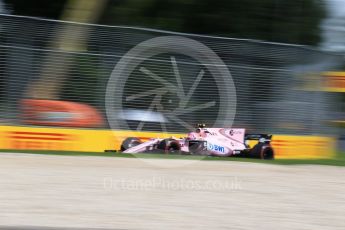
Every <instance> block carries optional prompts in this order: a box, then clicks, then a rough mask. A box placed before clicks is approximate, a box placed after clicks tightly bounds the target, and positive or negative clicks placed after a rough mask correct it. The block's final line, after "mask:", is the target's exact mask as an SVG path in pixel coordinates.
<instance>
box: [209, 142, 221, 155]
mask: <svg viewBox="0 0 345 230" xmlns="http://www.w3.org/2000/svg"><path fill="white" fill-rule="evenodd" d="M207 149H208V150H214V151H218V152H221V153H224V152H225V149H224V147H223V146H220V145H215V144H211V143H208V144H207Z"/></svg>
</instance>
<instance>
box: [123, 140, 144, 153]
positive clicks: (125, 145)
mask: <svg viewBox="0 0 345 230" xmlns="http://www.w3.org/2000/svg"><path fill="white" fill-rule="evenodd" d="M141 143H142V142H141V140H140V139H139V138H137V137H128V138H126V139H125V140H124V141H123V142H122V144H121V151H125V150H127V149H130V148H133V147H134V146H137V145H140V144H141Z"/></svg>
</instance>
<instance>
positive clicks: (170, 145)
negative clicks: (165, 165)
mask: <svg viewBox="0 0 345 230" xmlns="http://www.w3.org/2000/svg"><path fill="white" fill-rule="evenodd" d="M157 149H159V150H163V151H164V152H165V153H181V146H180V143H179V142H178V141H177V140H174V139H172V138H168V139H164V140H162V141H161V142H159V144H158V146H157Z"/></svg>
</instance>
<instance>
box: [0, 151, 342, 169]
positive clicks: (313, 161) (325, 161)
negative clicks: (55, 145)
mask: <svg viewBox="0 0 345 230" xmlns="http://www.w3.org/2000/svg"><path fill="white" fill-rule="evenodd" d="M0 152H9V153H11V152H13V153H17V152H20V153H29V154H46V155H63V156H101V157H122V158H146V159H190V160H206V161H240V162H253V163H264V164H278V165H333V166H345V153H344V152H339V153H337V154H336V156H335V157H334V158H330V159H304V160H301V159H276V160H259V159H248V158H235V157H201V156H185V155H166V154H147V153H142V154H135V155H134V154H124V153H118V152H104V153H99V152H71V151H41V150H37V151H36V150H35V151H33V150H6V149H3V150H0Z"/></svg>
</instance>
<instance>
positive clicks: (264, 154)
mask: <svg viewBox="0 0 345 230" xmlns="http://www.w3.org/2000/svg"><path fill="white" fill-rule="evenodd" d="M260 158H261V159H263V160H273V159H274V151H273V148H272V147H271V146H264V147H263V148H262V149H261V155H260Z"/></svg>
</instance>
